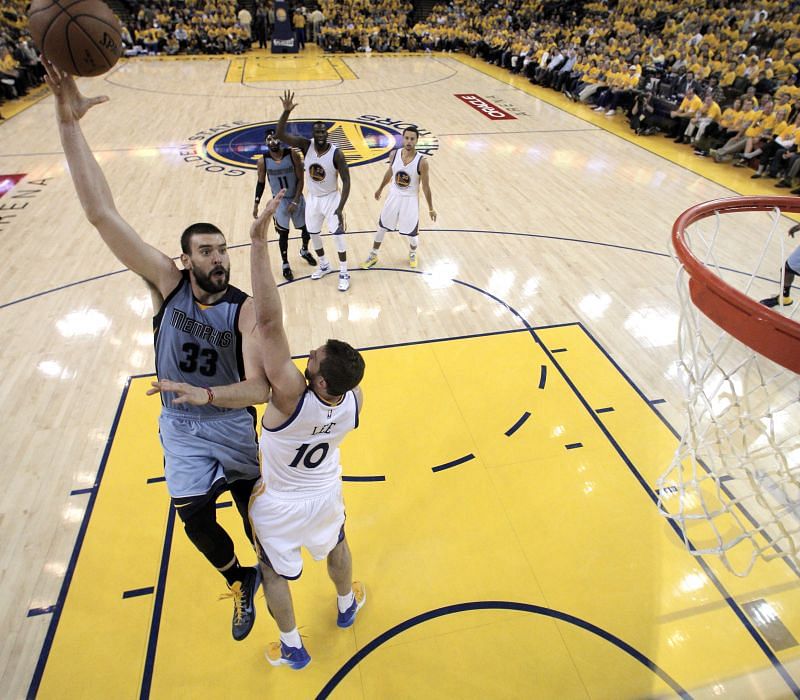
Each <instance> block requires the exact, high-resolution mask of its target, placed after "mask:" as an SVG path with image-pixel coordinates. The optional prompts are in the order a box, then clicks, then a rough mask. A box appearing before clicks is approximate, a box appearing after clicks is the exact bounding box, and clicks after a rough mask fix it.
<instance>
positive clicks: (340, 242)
mask: <svg viewBox="0 0 800 700" xmlns="http://www.w3.org/2000/svg"><path fill="white" fill-rule="evenodd" d="M333 242H334V243H336V251H337V252H339V253H346V252H347V246H346V245H345V242H344V234H343V233H335V234H333Z"/></svg>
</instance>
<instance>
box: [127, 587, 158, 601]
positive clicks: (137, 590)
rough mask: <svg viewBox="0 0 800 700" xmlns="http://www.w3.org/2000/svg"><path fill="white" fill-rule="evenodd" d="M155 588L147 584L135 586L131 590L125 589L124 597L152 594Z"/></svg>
mask: <svg viewBox="0 0 800 700" xmlns="http://www.w3.org/2000/svg"><path fill="white" fill-rule="evenodd" d="M153 591H155V588H154V587H153V586H147V587H145V588H133V589H132V590H130V591H123V593H122V597H123V598H138V597H139V596H143V595H152V593H153Z"/></svg>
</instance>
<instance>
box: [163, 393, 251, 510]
mask: <svg viewBox="0 0 800 700" xmlns="http://www.w3.org/2000/svg"><path fill="white" fill-rule="evenodd" d="M181 413H182V412H181V411H176V410H171V409H166V408H165V409H163V410H162V412H161V416H160V417H159V419H158V427H159V430H158V432H159V437H160V438H161V446H162V448H163V449H164V476H165V477H166V479H167V489H168V490H169V495H170V496H172V497H173V498H192V497H196V496H203V495H205V494H207V493H210V492H211V491H214V490H217V491H218V490H219V489H220V486H224V484H226V483H228V484H229V483H231V482H233V481H238V480H239V479H257V478H258V477H259V476H260V475H261V469H260V467H259V461H258V442H257V438H256V430H255V424H254V420H253V416H252V415H251V414H250V413H249V412H248V411H246V410H241V411H231V412H230V413H224V414H221V415H220V416H219V417H211V418H206V417H203V418H202V419H197V418H196V417H193V416H190V415H180V414H181ZM176 414H178V415H176Z"/></svg>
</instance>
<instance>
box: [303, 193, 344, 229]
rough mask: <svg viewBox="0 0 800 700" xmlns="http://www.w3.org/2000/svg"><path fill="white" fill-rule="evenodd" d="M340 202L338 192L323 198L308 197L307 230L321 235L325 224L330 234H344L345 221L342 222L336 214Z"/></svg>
mask: <svg viewBox="0 0 800 700" xmlns="http://www.w3.org/2000/svg"><path fill="white" fill-rule="evenodd" d="M340 200H341V197H340V195H339V193H338V192H331V193H330V194H326V195H323V196H322V197H315V196H314V195H308V196H307V197H306V229H307V230H308V232H309V233H321V232H322V223H323V222H327V224H328V233H344V221H341V222H340V221H339V217H338V216H336V215H335V214H334V212H335V211H336V207H338V206H339V201H340Z"/></svg>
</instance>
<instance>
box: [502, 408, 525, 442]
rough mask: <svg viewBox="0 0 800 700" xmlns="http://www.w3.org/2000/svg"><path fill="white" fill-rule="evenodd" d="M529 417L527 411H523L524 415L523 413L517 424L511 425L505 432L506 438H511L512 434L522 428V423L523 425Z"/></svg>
mask: <svg viewBox="0 0 800 700" xmlns="http://www.w3.org/2000/svg"><path fill="white" fill-rule="evenodd" d="M530 417H531V414H530V412H529V411H525V413H523V414H522V415H521V416H520V417H519V419H518V420H517V422H516V423H514V425H512V426H511V427H510V428H509V429H508V430H506V436H507V437H511V436H512V435H513V434H514V433H516V432H517V431H518V430H519V429H520V428H521V427H522V425H523V423H525V421H526V420H528V418H530Z"/></svg>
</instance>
